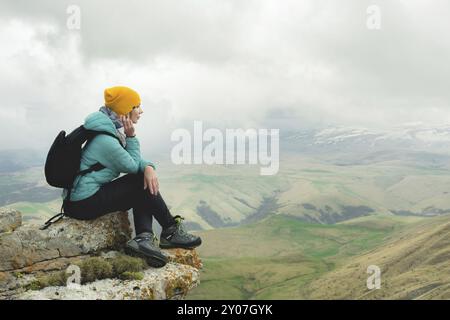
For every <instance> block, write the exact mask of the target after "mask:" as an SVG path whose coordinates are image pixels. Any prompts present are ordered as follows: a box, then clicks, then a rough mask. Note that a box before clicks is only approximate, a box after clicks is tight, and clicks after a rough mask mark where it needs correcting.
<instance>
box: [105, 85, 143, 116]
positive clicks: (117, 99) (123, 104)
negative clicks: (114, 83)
mask: <svg viewBox="0 0 450 320" xmlns="http://www.w3.org/2000/svg"><path fill="white" fill-rule="evenodd" d="M104 94H105V106H107V107H108V108H110V109H111V110H113V111H114V112H115V113H117V114H118V115H126V114H128V113H129V112H130V111H131V110H133V107H137V106H139V105H140V104H141V98H140V97H139V94H138V93H137V92H136V91H134V90H133V89H130V88H128V87H111V88H107V89H105V93H104Z"/></svg>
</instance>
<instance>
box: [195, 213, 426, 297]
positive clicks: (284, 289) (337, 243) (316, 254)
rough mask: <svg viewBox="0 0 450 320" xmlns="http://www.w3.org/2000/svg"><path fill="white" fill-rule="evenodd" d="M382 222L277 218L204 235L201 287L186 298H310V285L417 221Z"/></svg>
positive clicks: (395, 219) (384, 218)
mask: <svg viewBox="0 0 450 320" xmlns="http://www.w3.org/2000/svg"><path fill="white" fill-rule="evenodd" d="M381 217H382V218H380V217H375V220H374V221H375V223H373V224H372V223H371V219H369V218H368V217H365V218H362V221H360V222H359V224H358V223H355V224H334V225H320V224H314V223H307V222H304V221H301V220H299V219H296V218H294V217H290V216H284V215H276V216H271V217H269V218H266V219H265V220H263V221H261V222H258V223H255V224H252V225H246V226H242V227H236V228H226V229H217V230H209V231H202V232H200V234H201V236H202V238H203V240H204V241H203V243H204V244H203V245H202V246H201V247H200V248H199V249H198V250H199V252H200V255H201V256H202V258H203V259H204V270H203V272H202V275H201V277H202V283H201V285H200V286H199V287H198V288H196V289H194V290H193V291H192V293H191V294H190V295H189V297H188V298H190V299H206V298H209V299H307V298H310V296H311V294H310V292H309V291H308V290H306V289H307V288H308V287H309V285H310V283H312V282H313V281H315V280H317V279H319V278H321V277H323V276H324V275H325V274H327V273H328V272H330V271H332V270H334V269H335V268H337V267H338V266H340V265H342V264H343V263H345V261H349V259H351V258H352V257H354V256H357V255H358V254H361V253H362V252H366V251H368V250H370V249H372V248H375V247H377V246H379V245H381V244H383V242H384V241H385V239H386V238H387V237H388V236H389V235H392V234H394V233H396V232H399V231H400V230H402V229H403V228H404V226H405V225H407V224H409V223H412V222H413V221H411V219H410V218H405V219H404V218H402V217H395V216H381ZM403 219H404V220H403ZM414 219H423V218H414ZM380 223H381V224H380ZM364 284H365V282H364Z"/></svg>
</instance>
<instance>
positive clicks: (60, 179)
mask: <svg viewBox="0 0 450 320" xmlns="http://www.w3.org/2000/svg"><path fill="white" fill-rule="evenodd" d="M99 134H106V135H109V136H112V137H114V138H116V139H117V140H119V138H118V137H117V136H116V135H114V134H112V133H110V132H106V131H94V130H88V129H86V128H85V127H84V126H83V125H81V126H79V127H78V128H76V129H75V130H73V131H72V132H71V133H70V134H69V135H67V136H66V132H65V131H61V132H60V133H59V134H58V135H57V136H56V138H55V140H54V141H53V144H52V146H51V147H50V150H49V152H48V154H47V159H46V160H45V169H44V171H45V179H46V180H47V183H48V184H49V185H51V186H52V187H56V188H65V189H68V193H67V197H66V199H68V200H70V193H71V191H72V187H73V182H74V180H75V178H76V177H77V176H78V175H84V174H86V173H89V172H92V171H99V170H102V169H104V168H105V166H103V165H102V164H101V163H99V162H98V163H96V164H94V165H93V166H91V167H90V168H88V169H85V170H81V171H80V162H81V150H82V148H83V144H84V143H85V142H86V144H85V146H84V147H86V146H87V145H88V144H89V142H91V141H92V139H93V138H94V137H95V136H97V135H99ZM119 142H120V140H119ZM64 204H65V200H63V204H62V206H61V210H60V211H61V212H60V213H58V214H57V215H55V216H53V217H52V218H50V219H49V220H48V221H47V222H45V224H44V226H43V227H42V228H41V229H42V230H43V229H46V228H48V227H49V226H50V225H51V224H52V223H54V222H56V221H58V220H60V219H61V218H62V217H63V216H64V212H63V209H64ZM56 218H58V219H56ZM54 219H56V220H54Z"/></svg>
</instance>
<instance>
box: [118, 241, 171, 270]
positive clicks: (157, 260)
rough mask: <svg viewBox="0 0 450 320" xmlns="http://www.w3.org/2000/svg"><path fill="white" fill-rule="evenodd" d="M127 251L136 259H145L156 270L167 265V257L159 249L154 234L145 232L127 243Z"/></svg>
mask: <svg viewBox="0 0 450 320" xmlns="http://www.w3.org/2000/svg"><path fill="white" fill-rule="evenodd" d="M125 251H126V252H127V253H128V254H129V255H131V256H135V257H140V258H143V259H145V260H146V261H147V263H148V264H149V265H150V266H152V267H155V268H161V267H164V266H165V265H166V263H167V261H168V260H167V257H166V256H165V255H164V254H162V252H161V250H160V249H159V247H158V238H156V236H155V235H154V234H153V232H143V233H140V234H138V235H137V236H136V238H134V239H133V240H130V241H128V242H127V245H126V247H125Z"/></svg>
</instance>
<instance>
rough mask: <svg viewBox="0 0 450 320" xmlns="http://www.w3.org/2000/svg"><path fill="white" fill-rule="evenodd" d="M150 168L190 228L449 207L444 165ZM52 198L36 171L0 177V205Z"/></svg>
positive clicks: (294, 161)
mask: <svg viewBox="0 0 450 320" xmlns="http://www.w3.org/2000/svg"><path fill="white" fill-rule="evenodd" d="M157 171H158V176H159V179H160V188H161V193H162V195H163V197H164V198H165V199H166V202H167V203H168V205H169V207H170V208H171V209H172V211H173V213H174V214H181V215H183V216H185V217H186V220H187V221H189V222H190V224H189V227H191V228H193V229H214V228H221V227H227V226H234V225H237V224H241V223H243V222H245V223H248V222H254V221H258V220H260V219H262V218H264V217H266V216H268V215H269V214H270V213H274V212H276V213H281V214H288V215H293V216H296V217H300V218H302V219H303V220H305V221H308V222H319V223H327V224H333V223H339V222H342V221H346V220H350V219H354V218H357V217H364V216H370V215H375V214H384V215H387V214H391V213H395V214H396V215H399V216H437V215H441V214H445V213H449V212H450V197H448V195H449V194H450V170H447V169H445V168H427V167H424V166H421V165H420V164H414V163H411V162H404V161H399V160H396V161H393V160H386V161H381V162H376V163H371V164H360V165H336V164H330V163H326V162H323V161H320V159H313V158H306V157H303V156H300V155H295V154H294V155H293V154H289V155H284V158H282V159H281V165H280V171H279V173H278V174H277V175H274V176H260V175H259V167H258V166H248V165H239V166H236V165H235V166H226V165H216V166H203V165H191V166H185V165H180V166H175V165H170V164H165V163H161V164H158V169H157ZM59 196H60V189H56V188H50V187H48V186H46V183H45V179H44V176H43V169H42V168H39V167H35V168H30V169H28V170H26V171H20V172H15V173H13V174H1V175H0V201H2V202H0V206H1V205H3V206H4V205H10V204H14V203H17V202H19V203H22V202H26V203H30V204H31V203H39V204H40V209H39V212H42V211H43V210H44V211H45V209H44V208H42V206H43V205H45V203H51V204H52V205H53V200H56V201H59V202H61V200H60V198H59ZM58 209H59V208H58ZM47 211H49V212H53V211H54V208H49V209H48V210H47ZM36 214H38V213H36Z"/></svg>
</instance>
